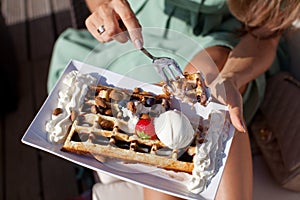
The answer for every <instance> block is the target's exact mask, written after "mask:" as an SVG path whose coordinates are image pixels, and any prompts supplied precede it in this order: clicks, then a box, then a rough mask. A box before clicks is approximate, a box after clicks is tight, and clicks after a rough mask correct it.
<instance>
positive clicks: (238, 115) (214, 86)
mask: <svg viewBox="0 0 300 200" xmlns="http://www.w3.org/2000/svg"><path fill="white" fill-rule="evenodd" d="M208 87H209V88H210V90H211V95H212V96H213V98H216V99H217V100H218V101H219V102H220V103H222V104H224V105H226V106H227V107H228V110H229V115H230V119H231V123H232V125H233V126H234V127H235V128H236V129H237V130H238V131H239V132H243V133H245V132H246V126H245V122H244V118H243V100H242V96H241V92H240V90H239V88H238V87H237V86H236V84H235V83H234V82H233V80H232V79H230V78H226V77H222V74H221V73H220V74H219V75H218V76H217V77H216V78H215V79H214V80H213V81H212V82H211V83H210V84H209V85H208Z"/></svg>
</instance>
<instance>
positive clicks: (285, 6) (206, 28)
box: [49, 0, 300, 199]
mask: <svg viewBox="0 0 300 200" xmlns="http://www.w3.org/2000/svg"><path fill="white" fill-rule="evenodd" d="M86 2H87V5H88V7H89V9H90V11H91V13H92V14H91V15H90V17H89V18H88V19H87V20H86V26H87V29H88V30H89V32H90V34H91V35H92V36H93V37H94V38H95V39H96V40H93V39H92V38H91V37H90V36H89V33H86V32H84V33H83V32H80V33H79V32H77V33H74V32H73V31H67V32H66V33H64V34H63V35H62V36H61V38H60V39H59V40H58V42H57V43H56V46H55V49H54V54H53V58H52V62H51V66H50V73H49V88H51V87H52V86H53V83H54V82H55V81H56V79H57V76H58V74H59V73H60V72H61V70H62V69H63V67H64V66H65V65H63V64H66V62H67V61H68V59H69V58H77V59H82V60H83V59H84V56H86V55H87V54H88V52H89V51H90V50H91V49H92V48H93V46H95V45H97V42H100V43H107V42H109V41H112V40H116V41H118V42H121V43H124V42H127V41H128V39H129V40H130V41H131V42H132V43H133V45H134V46H135V47H136V48H137V49H140V48H142V47H143V45H144V42H146V40H145V41H144V38H143V36H144V35H143V34H142V29H143V30H144V27H163V28H165V30H176V31H179V32H181V33H183V34H184V35H187V36H188V37H190V38H192V39H193V40H195V41H197V42H198V43H199V44H201V45H202V46H203V48H204V50H202V51H200V52H198V53H196V54H195V55H193V58H192V59H191V60H190V62H189V63H187V65H186V67H185V71H188V72H193V71H197V70H200V71H202V72H203V73H204V75H205V77H206V82H207V84H208V86H209V87H210V88H211V91H212V94H213V95H214V96H215V97H216V98H218V99H219V100H220V101H221V102H222V103H224V104H225V105H227V106H228V108H229V112H230V118H231V122H232V124H233V125H234V126H235V128H236V129H237V133H236V134H235V136H234V139H233V142H232V147H231V150H230V153H229V157H228V160H227V164H226V166H225V169H224V174H223V177H222V180H221V184H220V187H219V189H218V192H217V197H216V198H217V199H252V160H251V152H250V144H249V137H248V135H247V134H244V133H245V132H247V129H246V125H245V124H246V123H245V122H244V117H245V119H246V122H247V123H248V122H250V121H251V118H252V116H253V114H254V113H255V110H256V109H257V108H258V106H259V103H260V101H261V99H262V97H263V92H264V91H263V90H264V75H263V74H264V72H266V71H267V70H268V69H272V70H270V71H274V70H275V71H276V70H277V69H279V63H278V61H279V60H278V55H279V54H277V53H276V50H277V49H278V45H279V42H280V36H281V34H282V33H283V31H284V30H286V29H287V28H288V27H289V26H290V25H291V23H292V22H293V21H294V20H295V19H296V18H298V17H299V13H300V12H299V11H300V10H299V8H300V3H299V1H298V0H285V1H284V0H266V1H263V2H262V1H254V0H238V1H237V0H229V1H228V2H226V1H225V0H214V1H209V0H208V1H201V3H199V2H197V1H195V0H188V1H180V0H165V1H154V0H151V1H147V0H144V1H142V0H136V1H135V0H131V1H125V0H97V1H96V0H94V1H93V0H87V1H86ZM231 14H233V15H234V16H235V18H234V17H232V15H231ZM120 22H121V23H120ZM120 25H122V26H120ZM141 27H142V29H141ZM125 29H126V30H128V34H122V32H123V31H124V30H125ZM238 30H239V31H238ZM76 34H77V36H78V37H74V36H75V35H76ZM168 34H169V32H168V31H165V32H164V34H163V35H162V36H161V38H160V39H161V41H162V42H163V41H165V40H166V38H168ZM72 37H73V38H72ZM74 44H75V46H76V47H77V49H76V50H77V51H78V50H79V48H78V47H80V46H84V47H85V48H86V52H85V53H81V54H80V55H77V54H76V53H75V55H74V54H72V53H74V52H72V53H70V52H67V54H68V53H69V54H70V55H61V54H60V56H59V55H58V54H59V53H64V54H66V53H65V52H66V51H63V52H61V51H60V50H61V49H65V48H66V45H70V47H69V48H68V49H71V48H72V46H73V45H74ZM89 45H90V48H87V46H89ZM105 48H107V47H105ZM170 48H171V46H170ZM207 55H209V56H210V57H211V58H212V60H213V62H211V61H210V60H209V59H207ZM279 56H280V57H281V58H282V57H284V55H283V54H280V55H279ZM60 59H62V60H60ZM282 60H284V59H281V61H282ZM215 65H216V66H217V68H218V70H216V69H215V68H214V66H215ZM280 65H284V62H281V63H280ZM114 70H116V71H118V72H119V70H122V69H119V68H116V69H114ZM221 86H222V87H224V88H225V90H226V93H219V90H220V87H221ZM221 90H222V89H221ZM241 93H242V94H243V99H242V96H241ZM238 132H240V133H238ZM160 198H161V199H176V198H175V197H172V196H168V195H166V194H162V193H158V192H155V191H152V190H149V189H144V199H160Z"/></svg>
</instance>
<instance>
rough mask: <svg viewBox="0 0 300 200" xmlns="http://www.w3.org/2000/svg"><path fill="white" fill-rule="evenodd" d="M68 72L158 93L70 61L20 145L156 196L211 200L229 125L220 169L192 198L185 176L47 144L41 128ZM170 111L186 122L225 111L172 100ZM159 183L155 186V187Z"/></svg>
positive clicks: (156, 89) (154, 88)
mask: <svg viewBox="0 0 300 200" xmlns="http://www.w3.org/2000/svg"><path fill="white" fill-rule="evenodd" d="M72 70H78V71H80V72H81V73H91V74H93V75H95V76H97V78H98V80H99V81H100V82H101V81H105V82H106V83H107V84H111V85H114V86H119V87H122V88H127V89H133V88H134V87H138V86H142V87H143V89H144V90H147V91H151V92H153V93H161V88H160V87H158V86H154V85H151V84H145V83H143V82H141V81H137V80H135V79H132V78H128V77H124V76H123V75H120V74H117V73H114V72H111V71H108V70H105V69H101V68H98V67H95V66H92V65H88V64H85V63H82V62H79V61H76V60H71V61H70V62H69V64H68V66H67V67H66V68H65V71H64V72H63V74H62V76H61V77H60V79H59V81H58V82H57V84H56V85H55V87H54V88H53V90H52V91H51V93H50V94H49V96H48V98H47V99H46V101H45V102H44V104H43V105H42V107H41V108H40V110H39V112H38V113H37V115H36V116H35V118H34V119H33V121H32V123H31V124H30V126H29V127H28V129H27V130H26V132H25V134H24V136H23V138H22V142H23V143H25V144H27V145H30V146H32V147H34V148H38V149H41V150H43V151H46V152H49V153H51V154H54V155H56V156H58V157H61V158H63V159H66V160H68V161H70V162H73V163H76V164H78V165H81V166H83V167H87V168H89V169H92V170H95V171H100V172H102V173H104V174H109V175H111V176H114V177H117V178H120V179H122V180H125V181H128V182H132V183H135V184H138V185H140V186H143V187H148V188H151V189H154V190H157V191H160V192H164V193H167V194H171V195H174V196H177V197H181V198H185V199H214V198H215V195H216V191H217V188H218V186H219V183H220V180H221V177H222V173H223V170H224V166H225V163H226V160H227V155H228V152H229V149H230V145H231V142H232V136H233V132H234V128H233V127H232V126H231V125H230V127H229V129H228V130H227V131H226V132H224V133H221V134H226V135H227V136H228V139H227V140H226V142H225V145H224V147H225V148H224V150H223V155H224V156H223V157H222V158H221V160H220V163H221V165H220V166H219V169H218V170H217V173H216V174H215V175H214V177H213V178H212V179H211V181H210V183H209V184H208V185H207V187H206V188H205V190H203V191H202V192H201V193H199V194H196V193H193V192H191V191H190V190H188V188H187V181H189V178H190V175H189V176H187V175H186V174H184V173H176V172H173V171H167V170H161V169H157V168H153V167H149V166H145V165H142V164H124V163H122V162H112V163H109V162H107V163H103V162H99V161H98V160H97V159H95V158H93V157H87V156H84V155H78V154H72V153H68V152H63V151H61V148H62V144H53V143H51V142H49V141H48V137H47V132H46V130H45V125H46V123H47V121H48V120H49V119H50V116H51V114H52V112H53V108H55V107H56V104H57V98H58V93H59V91H60V90H61V87H62V82H61V81H62V79H63V78H64V76H65V75H66V74H67V73H69V72H70V71H72ZM173 105H174V107H176V108H178V109H180V110H181V111H182V112H184V113H185V114H186V115H187V117H188V118H193V117H194V116H196V115H201V116H202V117H204V118H208V117H209V113H210V111H211V110H224V111H225V112H226V111H227V108H226V107H225V106H223V105H220V104H217V103H214V102H210V103H209V104H208V105H207V106H206V107H203V106H195V109H193V110H192V112H191V107H190V106H189V105H187V104H181V102H179V101H178V100H174V102H173ZM158 183H159V184H158Z"/></svg>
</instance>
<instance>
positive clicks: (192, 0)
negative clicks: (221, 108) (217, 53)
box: [48, 0, 265, 121]
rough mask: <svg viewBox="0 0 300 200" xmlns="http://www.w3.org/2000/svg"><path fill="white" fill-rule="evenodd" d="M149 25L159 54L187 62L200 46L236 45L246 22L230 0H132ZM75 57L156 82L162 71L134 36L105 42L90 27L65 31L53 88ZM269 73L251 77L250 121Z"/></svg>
mask: <svg viewBox="0 0 300 200" xmlns="http://www.w3.org/2000/svg"><path fill="white" fill-rule="evenodd" d="M129 3H130V5H131V7H132V9H133V10H134V11H135V12H136V16H137V18H138V19H139V22H140V24H141V25H142V27H143V29H142V30H143V37H144V43H145V45H144V46H145V48H147V49H148V50H149V51H150V52H152V53H153V54H154V55H156V56H169V57H172V58H174V59H175V60H176V61H177V62H178V63H179V64H180V66H181V67H182V68H184V66H185V65H186V64H187V62H188V61H189V60H190V59H191V58H192V57H193V56H194V55H195V54H196V53H197V52H199V51H200V50H203V49H204V48H206V47H210V46H216V45H220V46H226V47H229V48H233V47H234V46H235V45H236V44H237V42H238V39H239V38H238V37H237V36H236V35H235V31H236V30H237V29H238V28H240V27H241V23H240V22H238V21H237V20H236V19H235V18H234V17H232V16H231V14H230V12H229V10H228V7H227V4H226V1H225V0H129ZM70 59H76V60H79V61H83V62H85V63H88V64H92V65H95V66H99V67H102V68H106V69H108V70H111V71H114V72H117V73H120V74H124V75H126V76H129V77H133V78H135V79H138V80H141V81H144V82H150V83H155V82H158V81H160V80H161V79H160V77H159V76H158V75H157V74H156V73H155V71H154V69H153V67H152V66H151V61H150V60H149V58H147V57H146V56H145V55H143V54H142V53H141V52H139V51H138V50H137V49H135V48H134V47H133V45H132V44H131V43H130V42H127V43H125V44H120V43H118V42H110V43H106V44H100V43H99V42H98V41H96V40H95V39H94V38H93V37H92V35H91V34H90V33H89V32H88V31H87V30H75V29H72V28H69V29H67V30H66V31H64V32H63V33H62V34H61V35H60V36H59V38H58V40H57V41H56V43H55V46H54V49H53V55H52V59H51V64H50V69H49V76H48V91H50V90H51V88H53V86H54V84H55V83H56V81H57V79H58V78H59V76H60V74H61V72H62V71H63V70H64V68H65V67H66V65H67V64H68V62H69V60H70ZM264 84H265V83H264V77H263V76H262V77H260V78H258V79H257V80H256V81H254V82H253V83H251V84H250V85H249V87H248V91H247V92H246V96H245V98H244V101H245V102H244V104H245V105H244V110H245V117H246V119H247V121H250V119H251V118H252V116H253V113H254V112H255V111H256V109H257V107H258V105H259V103H260V101H261V99H262V97H263V91H264Z"/></svg>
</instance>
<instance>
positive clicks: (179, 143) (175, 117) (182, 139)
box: [154, 110, 195, 149]
mask: <svg viewBox="0 0 300 200" xmlns="http://www.w3.org/2000/svg"><path fill="white" fill-rule="evenodd" d="M154 127H155V132H156V135H157V137H158V138H159V140H160V141H161V142H162V143H164V144H165V145H166V146H168V147H169V148H171V149H182V148H185V147H187V146H188V145H189V144H190V143H191V142H192V140H193V139H194V136H195V131H194V129H193V127H192V125H191V123H190V121H189V120H188V118H187V117H186V116H185V115H184V114H183V113H181V112H179V111H177V110H169V111H166V112H164V113H162V114H160V115H159V116H158V117H157V118H155V119H154Z"/></svg>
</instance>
